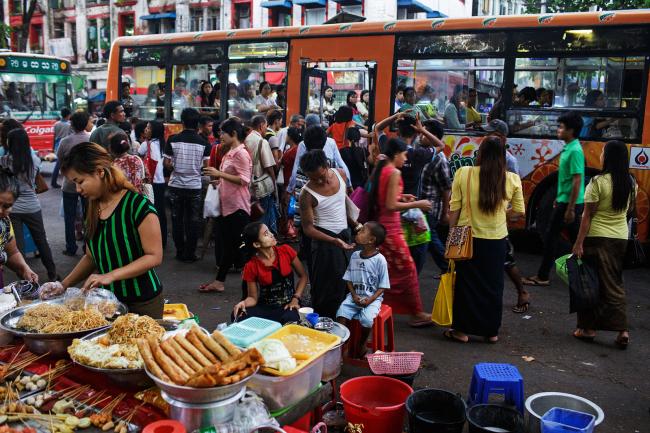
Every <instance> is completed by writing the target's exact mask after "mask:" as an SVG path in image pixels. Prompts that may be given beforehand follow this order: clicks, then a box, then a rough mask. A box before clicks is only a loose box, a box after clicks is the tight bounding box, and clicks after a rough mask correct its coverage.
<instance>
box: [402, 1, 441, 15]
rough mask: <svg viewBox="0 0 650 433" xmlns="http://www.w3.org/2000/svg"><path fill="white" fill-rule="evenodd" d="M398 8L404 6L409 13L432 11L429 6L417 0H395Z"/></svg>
mask: <svg viewBox="0 0 650 433" xmlns="http://www.w3.org/2000/svg"><path fill="white" fill-rule="evenodd" d="M397 7H398V8H406V10H407V11H409V12H410V13H414V14H417V13H420V12H426V13H427V14H429V13H432V12H434V10H433V9H431V8H430V7H429V6H427V5H425V4H423V3H421V2H419V1H418V0H397Z"/></svg>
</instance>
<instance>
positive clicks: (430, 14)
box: [427, 11, 449, 18]
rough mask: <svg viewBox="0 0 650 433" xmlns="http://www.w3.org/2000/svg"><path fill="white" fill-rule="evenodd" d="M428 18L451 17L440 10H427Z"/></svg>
mask: <svg viewBox="0 0 650 433" xmlns="http://www.w3.org/2000/svg"><path fill="white" fill-rule="evenodd" d="M427 18H449V15H446V14H443V13H442V12H440V11H431V12H427Z"/></svg>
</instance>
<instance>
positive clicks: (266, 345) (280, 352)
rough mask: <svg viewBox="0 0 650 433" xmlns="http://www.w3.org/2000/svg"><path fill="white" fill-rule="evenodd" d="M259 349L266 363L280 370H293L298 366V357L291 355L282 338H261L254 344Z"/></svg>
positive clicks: (267, 365)
mask: <svg viewBox="0 0 650 433" xmlns="http://www.w3.org/2000/svg"><path fill="white" fill-rule="evenodd" d="M252 347H254V348H256V349H257V350H259V352H260V353H261V354H262V357H263V358H264V365H265V366H266V367H268V368H273V369H275V370H278V371H279V372H284V371H291V370H293V369H295V368H296V365H297V363H296V359H295V358H294V357H293V356H291V353H289V351H288V350H287V348H286V347H285V345H284V344H282V342H281V341H280V340H275V339H273V338H269V339H266V340H260V341H258V342H256V343H254V344H253V345H252Z"/></svg>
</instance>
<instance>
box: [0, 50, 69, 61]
mask: <svg viewBox="0 0 650 433" xmlns="http://www.w3.org/2000/svg"><path fill="white" fill-rule="evenodd" d="M2 56H11V57H28V58H30V59H45V60H58V61H60V62H68V63H69V62H70V60H68V59H64V58H61V57H55V56H48V55H45V54H34V53H18V52H16V51H11V50H0V57H2Z"/></svg>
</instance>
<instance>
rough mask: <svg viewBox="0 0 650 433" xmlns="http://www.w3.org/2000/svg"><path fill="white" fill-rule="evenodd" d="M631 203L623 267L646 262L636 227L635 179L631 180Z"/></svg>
mask: <svg viewBox="0 0 650 433" xmlns="http://www.w3.org/2000/svg"><path fill="white" fill-rule="evenodd" d="M632 188H633V189H632V200H631V201H632V203H631V209H630V215H629V221H628V241H627V250H626V252H625V260H624V262H623V267H624V268H625V269H632V268H638V267H640V266H643V265H644V264H645V263H646V256H645V252H644V250H643V245H641V241H639V233H638V232H637V227H638V224H639V219H638V216H637V215H638V213H637V210H636V193H635V191H636V188H637V183H636V180H634V179H633V180H632Z"/></svg>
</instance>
